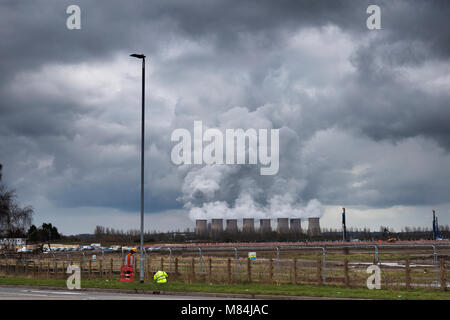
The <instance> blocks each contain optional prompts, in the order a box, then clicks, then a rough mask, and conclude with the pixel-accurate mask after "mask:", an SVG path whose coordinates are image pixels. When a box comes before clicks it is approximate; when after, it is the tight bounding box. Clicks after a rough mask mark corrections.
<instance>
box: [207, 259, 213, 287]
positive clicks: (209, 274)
mask: <svg viewBox="0 0 450 320" xmlns="http://www.w3.org/2000/svg"><path fill="white" fill-rule="evenodd" d="M211 278H212V260H211V257H209V259H208V281H209V282H211Z"/></svg>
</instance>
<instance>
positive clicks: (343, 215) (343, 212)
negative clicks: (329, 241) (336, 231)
mask: <svg viewBox="0 0 450 320" xmlns="http://www.w3.org/2000/svg"><path fill="white" fill-rule="evenodd" d="M342 240H344V241H347V226H346V223H345V208H342Z"/></svg>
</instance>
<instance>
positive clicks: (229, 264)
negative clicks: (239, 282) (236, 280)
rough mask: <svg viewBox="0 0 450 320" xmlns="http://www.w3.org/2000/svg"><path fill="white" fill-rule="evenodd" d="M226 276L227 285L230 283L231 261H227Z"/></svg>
mask: <svg viewBox="0 0 450 320" xmlns="http://www.w3.org/2000/svg"><path fill="white" fill-rule="evenodd" d="M227 274H228V283H231V259H230V258H228V260H227Z"/></svg>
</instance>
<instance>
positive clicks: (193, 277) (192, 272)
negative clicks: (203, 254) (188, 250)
mask: <svg viewBox="0 0 450 320" xmlns="http://www.w3.org/2000/svg"><path fill="white" fill-rule="evenodd" d="M191 276H192V281H194V280H195V261H194V258H192V265H191Z"/></svg>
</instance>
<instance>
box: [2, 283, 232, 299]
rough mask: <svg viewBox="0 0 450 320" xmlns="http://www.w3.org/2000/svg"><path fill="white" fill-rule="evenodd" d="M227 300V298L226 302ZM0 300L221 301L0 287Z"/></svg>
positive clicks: (191, 297) (173, 296) (170, 296)
mask: <svg viewBox="0 0 450 320" xmlns="http://www.w3.org/2000/svg"><path fill="white" fill-rule="evenodd" d="M228 299H229V298H227V300H228ZM0 300H223V298H216V297H201V296H176V295H156V294H133V293H117V292H101V291H98V292H97V291H78V292H76V291H70V290H52V289H39V288H23V287H6V286H5V287H0Z"/></svg>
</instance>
